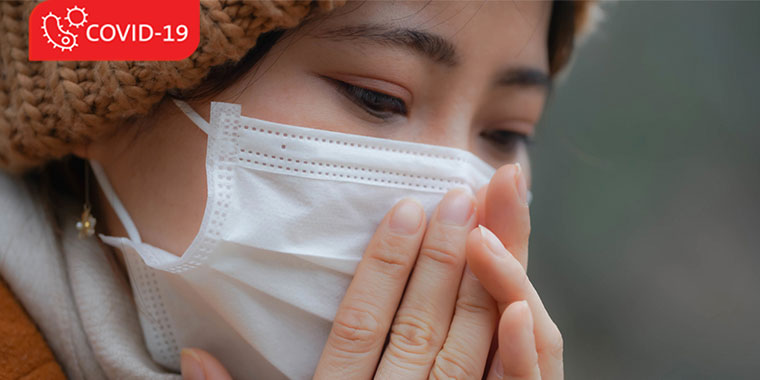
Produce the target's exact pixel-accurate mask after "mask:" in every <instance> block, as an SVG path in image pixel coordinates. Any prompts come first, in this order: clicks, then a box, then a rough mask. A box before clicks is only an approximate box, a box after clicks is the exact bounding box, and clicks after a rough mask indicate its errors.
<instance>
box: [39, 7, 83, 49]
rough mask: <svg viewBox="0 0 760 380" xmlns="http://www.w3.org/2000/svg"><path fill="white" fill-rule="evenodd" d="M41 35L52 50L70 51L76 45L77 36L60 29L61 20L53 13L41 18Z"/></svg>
mask: <svg viewBox="0 0 760 380" xmlns="http://www.w3.org/2000/svg"><path fill="white" fill-rule="evenodd" d="M42 34H43V36H44V37H45V38H47V42H48V43H49V44H53V48H59V49H61V51H62V52H63V51H66V50H68V51H71V49H73V48H74V47H75V46H79V45H77V35H76V34H74V33H71V32H69V31H68V30H64V29H63V28H62V27H61V18H60V17H58V16H56V15H54V14H53V12H50V13H48V14H47V15H45V16H43V17H42Z"/></svg>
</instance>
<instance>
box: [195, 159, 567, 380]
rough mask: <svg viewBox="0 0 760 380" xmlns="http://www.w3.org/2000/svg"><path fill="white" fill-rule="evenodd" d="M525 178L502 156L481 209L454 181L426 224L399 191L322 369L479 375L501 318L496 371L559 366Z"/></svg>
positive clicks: (200, 372)
mask: <svg viewBox="0 0 760 380" xmlns="http://www.w3.org/2000/svg"><path fill="white" fill-rule="evenodd" d="M520 181H522V182H520ZM521 186H522V187H521ZM524 186H525V182H524V179H522V177H521V175H520V173H519V169H518V168H517V167H515V166H513V165H508V166H505V167H503V168H502V169H500V170H499V171H498V172H497V173H496V175H495V176H494V178H493V180H492V181H491V184H490V185H489V187H488V189H487V190H485V191H483V192H480V193H479V197H478V198H479V199H480V202H477V203H479V204H480V205H481V206H483V205H484V207H481V208H480V209H481V211H480V212H479V213H477V212H476V211H475V210H476V208H475V203H476V201H475V200H474V199H473V198H472V197H471V196H470V195H469V194H468V193H467V192H466V191H463V190H453V191H451V192H449V193H448V194H447V195H446V196H445V197H444V199H443V201H442V202H441V204H439V206H438V208H437V209H436V211H435V212H434V213H433V216H432V219H431V221H430V223H429V224H427V227H426V223H425V215H424V213H423V211H422V208H421V206H420V205H419V204H418V203H417V202H415V201H413V200H409V199H407V200H402V201H401V202H399V203H398V204H397V205H396V206H395V207H394V208H393V209H392V210H391V211H390V212H389V213H388V215H386V217H385V218H384V219H383V221H382V222H381V223H380V226H379V227H378V229H377V231H376V233H375V235H374V237H373V238H372V240H371V242H370V244H369V245H368V247H367V250H366V251H365V254H364V257H363V259H362V261H361V262H360V264H359V266H358V267H357V271H356V274H355V276H354V279H353V281H352V282H351V285H350V286H349V289H348V291H347V293H346V295H345V296H344V298H343V301H342V302H341V305H340V307H339V309H338V312H337V314H336V316H335V321H334V323H333V328H332V331H331V332H330V335H329V337H328V340H327V344H326V345H325V348H324V350H323V352H322V357H321V359H320V361H319V364H318V367H317V370H316V374H315V376H314V377H315V378H317V379H322V378H360V379H362V378H371V377H373V376H374V377H378V378H403V379H407V378H426V377H430V378H458V379H477V378H481V377H482V376H483V373H484V371H485V369H486V362H487V359H488V355H489V349H490V347H491V339H492V337H493V334H494V331H495V330H496V328H497V325H498V326H499V333H498V338H499V350H498V352H499V354H498V358H496V359H494V365H492V366H491V370H490V372H489V374H488V378H489V379H491V378H492V379H500V378H519V379H522V378H526V379H534V378H536V379H537V378H540V377H542V378H545V379H558V378H561V377H562V359H561V338H560V336H559V334H558V330H557V329H556V327H555V326H554V324H553V323H552V322H551V320H550V319H549V317H548V315H547V314H546V311H545V310H544V309H543V306H542V305H541V302H540V299H539V298H538V296H537V295H536V293H535V290H534V289H533V288H532V286H530V282H529V281H528V280H527V276H526V274H525V270H524V266H523V265H521V262H522V263H525V262H526V261H527V239H528V235H529V233H530V226H529V218H528V212H527V211H528V210H527V204H526V203H525V201H524V199H525V193H526V192H527V190H525V188H524ZM494 207H497V208H496V209H495V210H494V211H490V212H489V210H490V209H492V208H494ZM483 210H485V211H483ZM496 210H498V211H499V212H497V211H496ZM478 222H480V223H485V224H487V225H490V226H492V227H493V228H494V231H496V232H497V234H499V238H501V239H499V238H496V236H495V235H493V234H492V233H491V232H490V231H489V230H487V229H485V228H475V226H476V224H477V223H478ZM499 240H501V241H505V242H507V247H506V248H505V247H504V245H502V244H501V242H500V241H499ZM508 249H509V251H508ZM465 252H466V254H465ZM492 252H493V253H492ZM510 252H511V253H512V254H514V255H515V256H513V255H512V254H510ZM515 257H517V258H515ZM466 262H469V265H470V266H471V268H472V271H469V270H465V264H466ZM463 272H464V274H463ZM473 274H474V275H473ZM478 278H480V281H478ZM407 280H408V281H407ZM489 292H490V294H489ZM520 300H527V304H526V303H525V302H517V301H520ZM500 315H501V317H499V316H500ZM499 320H500V321H501V322H499ZM534 321H535V326H534ZM555 332H556V335H554V334H555ZM386 338H387V344H386ZM182 373H183V375H184V376H185V378H186V379H213V380H226V379H229V375H228V374H227V373H226V372H225V371H224V369H223V368H222V366H221V365H220V364H219V362H218V361H216V360H215V359H214V358H212V357H211V356H210V355H208V354H207V353H205V352H202V351H199V350H184V351H183V355H182Z"/></svg>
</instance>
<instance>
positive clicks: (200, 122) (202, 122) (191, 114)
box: [172, 98, 211, 135]
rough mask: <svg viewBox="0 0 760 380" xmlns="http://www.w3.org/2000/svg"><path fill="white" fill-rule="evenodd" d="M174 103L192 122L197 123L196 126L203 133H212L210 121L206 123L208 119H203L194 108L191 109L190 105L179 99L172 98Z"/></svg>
mask: <svg viewBox="0 0 760 380" xmlns="http://www.w3.org/2000/svg"><path fill="white" fill-rule="evenodd" d="M172 101H173V102H174V104H176V105H177V107H178V108H179V109H180V110H182V112H183V113H184V114H185V115H186V116H187V117H188V118H189V119H190V120H192V121H193V123H195V125H197V126H198V128H200V129H201V130H202V131H203V132H206V134H207V135H208V134H209V132H210V131H211V125H209V123H208V121H206V119H204V118H203V117H201V115H199V114H198V113H197V112H195V110H194V109H193V107H190V105H189V104H187V103H185V102H183V101H182V100H179V99H175V98H172Z"/></svg>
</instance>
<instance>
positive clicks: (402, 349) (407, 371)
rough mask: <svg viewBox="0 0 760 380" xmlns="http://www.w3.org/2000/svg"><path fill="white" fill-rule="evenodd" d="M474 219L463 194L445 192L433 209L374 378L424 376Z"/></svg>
mask: <svg viewBox="0 0 760 380" xmlns="http://www.w3.org/2000/svg"><path fill="white" fill-rule="evenodd" d="M476 218H477V216H476V214H475V199H474V198H473V196H472V195H470V193H469V192H468V191H466V190H464V189H454V190H451V191H450V192H448V193H447V194H446V195H445V196H444V197H443V200H442V201H441V203H440V204H439V205H438V207H437V208H436V210H435V212H434V213H433V216H432V218H431V220H430V223H429V225H428V227H427V231H426V232H425V238H424V239H423V241H422V247H421V248H420V253H419V255H418V256H417V262H416V263H415V266H414V269H413V271H412V276H411V278H410V279H409V285H408V286H407V288H406V292H405V294H404V298H403V300H402V301H401V306H400V307H399V308H398V311H397V312H396V318H395V319H394V320H393V325H392V326H391V334H390V340H389V342H388V346H387V347H386V349H385V352H384V353H383V355H382V358H381V359H380V365H379V366H378V368H377V377H379V378H389V379H415V378H421V377H425V376H427V375H428V373H429V372H430V367H431V366H432V364H433V361H434V360H435V356H436V354H437V353H438V351H439V350H440V349H441V346H443V342H444V340H445V339H446V334H447V333H448V331H449V324H450V323H451V318H452V315H453V313H454V304H455V303H456V299H457V289H458V288H459V283H460V279H461V278H462V271H463V269H464V263H465V251H464V249H465V243H466V241H467V234H468V233H469V232H470V231H471V230H472V229H473V228H474V227H475V221H476Z"/></svg>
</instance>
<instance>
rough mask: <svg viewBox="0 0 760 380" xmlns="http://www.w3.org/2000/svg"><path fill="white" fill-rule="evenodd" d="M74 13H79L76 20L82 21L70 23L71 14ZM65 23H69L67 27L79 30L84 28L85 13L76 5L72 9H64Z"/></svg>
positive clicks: (85, 21)
mask: <svg viewBox="0 0 760 380" xmlns="http://www.w3.org/2000/svg"><path fill="white" fill-rule="evenodd" d="M74 12H79V17H78V18H81V19H82V21H80V22H74V21H71V14H72V13H74ZM74 14H76V13H74ZM66 21H68V22H69V27H72V28H81V27H83V26H84V24H86V23H87V12H85V11H84V8H79V7H77V6H76V5H75V6H74V8H66Z"/></svg>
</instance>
